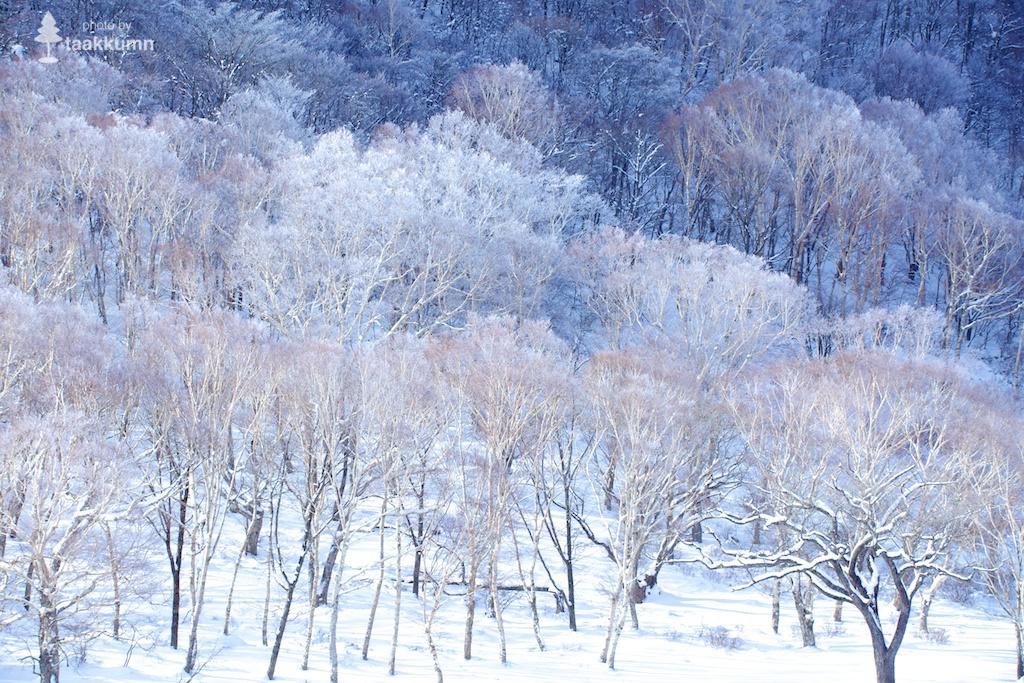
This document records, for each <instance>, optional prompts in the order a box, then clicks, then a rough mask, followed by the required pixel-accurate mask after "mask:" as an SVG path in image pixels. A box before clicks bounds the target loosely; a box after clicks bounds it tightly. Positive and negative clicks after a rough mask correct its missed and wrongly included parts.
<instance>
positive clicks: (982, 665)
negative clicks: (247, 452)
mask: <svg viewBox="0 0 1024 683" xmlns="http://www.w3.org/2000/svg"><path fill="white" fill-rule="evenodd" d="M228 525H229V529H228V530H226V531H227V533H226V534H225V538H224V539H223V540H222V546H221V547H222V548H223V549H225V550H224V552H222V553H221V554H220V558H219V563H218V565H217V566H216V568H215V569H214V570H213V572H212V573H211V577H210V578H211V586H210V590H209V591H208V598H207V604H206V606H205V608H204V610H203V613H204V615H205V616H204V619H203V623H204V628H205V631H204V633H202V635H201V637H200V658H199V659H200V662H204V665H203V667H202V669H201V670H200V671H199V672H198V673H197V674H196V675H195V676H194V677H192V678H191V680H193V681H197V682H200V681H202V682H210V683H213V682H217V683H229V682H235V681H259V680H266V669H267V664H268V661H269V657H270V648H269V647H264V646H263V645H261V642H260V641H261V634H260V631H261V625H262V611H263V594H264V586H265V581H266V565H265V564H264V561H263V560H264V557H263V548H262V547H261V556H260V557H259V558H246V559H245V560H244V561H243V563H242V568H241V571H240V574H239V584H238V586H237V588H236V593H235V595H236V598H235V604H234V607H233V610H232V613H233V617H232V626H231V634H230V635H228V636H224V635H223V634H222V633H221V629H222V627H223V620H224V607H225V601H226V596H227V589H228V583H229V581H230V578H231V572H232V570H233V567H234V561H235V557H234V555H233V553H234V550H231V549H237V547H238V546H237V545H236V544H237V543H238V542H240V540H241V535H240V534H241V526H240V525H239V524H238V523H237V520H229V523H228ZM375 538H376V537H375V536H374V535H373V534H367V535H366V536H365V537H364V538H363V539H361V540H360V541H359V542H357V544H356V546H355V547H354V548H353V551H354V552H351V553H350V556H349V562H348V566H347V567H346V570H345V572H346V577H347V581H346V584H347V586H348V591H349V592H347V593H346V595H345V596H344V597H343V600H342V602H343V608H342V612H341V614H340V619H339V623H340V627H339V641H340V648H339V655H340V657H341V675H340V678H341V680H342V681H381V680H396V681H417V682H419V681H427V682H429V681H433V680H435V675H434V671H433V666H432V663H431V659H430V655H429V652H428V650H427V647H426V641H425V638H424V633H423V628H422V624H423V618H422V603H420V602H419V601H417V600H416V599H415V598H414V597H413V596H412V593H411V590H409V587H408V585H407V586H406V589H407V590H406V592H405V593H404V595H403V601H402V610H403V618H402V622H401V635H400V638H399V649H398V657H397V671H396V675H395V676H394V677H393V679H392V678H391V677H389V676H388V674H387V660H388V656H389V653H390V637H391V627H392V624H393V616H394V615H393V611H392V609H391V600H392V599H393V598H392V597H391V595H390V594H389V586H388V585H387V583H386V584H385V589H384V594H383V595H382V597H381V605H380V608H379V609H378V613H377V620H376V624H375V627H374V634H373V641H372V645H371V648H370V653H369V658H368V660H366V661H363V660H362V659H361V656H360V650H361V647H362V641H363V636H364V634H365V630H366V624H367V618H368V612H369V609H368V605H369V604H370V601H371V595H372V586H373V577H374V575H375V574H376V567H375V563H374V559H373V558H374V554H373V553H374V550H373V544H374V543H375ZM581 548H582V546H581ZM608 565H609V563H608V562H607V561H604V562H602V561H601V560H600V558H599V557H598V556H597V555H596V554H591V555H590V556H588V557H587V558H586V561H585V562H584V563H583V564H582V567H581V571H580V576H579V578H578V586H579V592H580V594H579V596H578V601H579V603H580V605H581V609H580V612H579V615H578V616H579V631H578V632H576V633H573V632H571V631H569V630H568V628H567V627H566V625H565V621H564V619H563V617H564V615H556V614H555V609H554V599H553V598H552V597H551V596H549V595H546V594H543V593H542V594H539V595H538V607H539V609H540V611H541V619H542V625H541V629H542V631H541V633H542V637H543V639H544V643H545V646H546V648H545V650H544V651H540V650H539V648H538V646H537V642H536V640H535V638H534V635H533V629H532V625H531V618H530V612H529V608H528V605H527V602H526V599H525V596H523V595H522V594H519V593H515V594H511V595H510V596H508V599H509V600H510V602H509V603H508V604H507V605H506V607H505V611H504V618H505V628H506V632H507V637H508V664H506V665H502V664H501V663H500V662H499V658H498V641H497V632H496V628H495V621H494V619H493V618H489V617H488V616H487V615H486V611H485V593H483V592H482V593H481V594H480V595H481V598H480V599H479V600H478V602H477V618H476V630H475V635H474V647H473V652H474V657H473V659H472V660H471V661H468V662H467V661H464V660H463V659H462V635H463V628H464V624H465V621H464V620H465V606H464V600H463V599H462V598H461V597H459V596H453V597H452V598H451V599H450V600H449V601H448V602H447V603H446V604H445V606H444V607H443V608H442V612H441V615H440V617H439V619H441V621H440V623H438V624H436V625H435V630H436V632H435V638H436V641H437V643H438V647H439V651H440V657H441V665H442V669H443V673H444V677H445V680H446V681H507V682H509V683H513V682H514V683H526V682H527V681H538V682H540V681H588V683H589V682H595V683H596V682H597V681H684V680H685V681H688V682H699V681H750V682H757V683H822V682H831V681H865V682H869V681H873V680H874V669H873V665H872V661H871V648H870V643H869V640H868V634H867V630H866V628H865V627H864V626H863V623H862V622H861V620H860V616H859V615H858V614H857V613H856V612H855V611H854V610H853V609H852V608H851V607H850V606H846V608H845V609H844V612H843V621H842V623H841V624H836V623H835V622H834V621H833V619H832V611H833V604H834V603H832V602H831V601H829V600H825V599H823V598H820V597H819V598H818V600H817V601H816V604H815V632H816V636H817V639H818V647H817V648H815V649H805V648H802V647H801V645H800V636H799V633H798V631H797V625H796V619H795V614H794V611H793V606H792V597H791V596H790V595H789V594H787V593H785V592H784V593H783V595H782V618H781V623H780V628H779V634H778V635H776V634H774V633H773V632H772V631H771V628H770V610H771V598H770V596H769V595H768V592H767V590H765V589H761V588H751V589H746V590H742V591H734V590H732V589H731V587H730V584H729V581H730V580H731V581H735V582H736V583H739V582H740V581H741V580H742V577H740V576H738V575H733V576H731V577H727V576H725V575H722V574H714V573H711V572H710V571H708V570H706V569H704V568H703V567H698V566H688V565H687V566H673V567H668V568H667V569H666V570H665V571H664V572H663V574H662V578H661V585H660V590H656V592H655V594H653V595H652V596H650V597H649V598H648V600H647V601H646V602H645V603H644V604H642V605H640V606H639V607H638V615H639V621H640V629H639V630H631V629H629V627H628V626H627V630H626V631H625V632H624V634H623V637H622V640H621V642H620V644H619V649H618V655H617V661H616V670H614V671H612V670H609V669H608V668H607V666H605V665H603V664H601V663H600V662H599V661H598V655H599V653H600V651H601V646H602V644H603V638H604V628H605V625H606V620H607V614H606V613H605V611H604V610H605V609H606V606H607V598H606V592H607V589H608V587H607V585H606V582H607V581H610V579H611V577H612V575H613V574H612V572H611V567H610V566H608ZM156 567H157V571H162V570H164V568H163V567H162V566H161V565H159V564H157V565H156ZM359 567H366V568H367V569H366V570H365V571H362V572H361V571H359V569H358V568H359ZM392 587H393V586H392ZM301 594H302V586H301V584H300V588H299V591H298V592H297V596H300V595H301ZM276 598H277V596H275V600H276ZM980 600H981V599H980V598H978V599H976V600H975V601H974V603H973V604H971V605H961V604H958V603H957V602H954V601H953V600H951V599H950V598H949V597H948V596H947V597H939V598H936V600H935V603H934V604H933V606H932V611H931V617H930V622H929V623H930V626H931V630H932V633H933V634H935V633H940V637H937V638H936V637H933V638H931V639H926V638H923V637H922V636H920V635H919V634H918V633H917V631H916V624H917V613H916V611H915V614H914V618H913V621H912V625H911V628H910V629H908V635H907V638H906V640H905V641H904V645H903V647H902V649H901V650H900V653H899V656H898V658H897V663H896V673H897V680H899V681H900V682H901V683H939V682H948V683H996V682H1000V681H1013V680H1014V678H1013V670H1014V662H1013V647H1014V640H1013V638H1014V635H1013V629H1012V627H1011V626H1010V624H1009V622H1006V621H1003V620H1000V619H997V618H995V617H992V616H990V615H989V614H988V613H987V612H986V611H985V610H983V609H982V608H981V606H980ZM168 614H169V609H168V608H167V606H166V605H164V604H159V600H158V599H154V600H153V601H152V602H151V603H150V604H149V605H148V606H146V607H145V608H142V609H137V610H136V612H135V613H134V614H133V615H132V616H131V617H130V620H131V621H132V626H131V627H128V628H126V631H127V633H129V634H131V633H132V632H133V631H134V634H135V635H134V637H132V636H125V637H124V638H123V639H122V641H115V640H113V639H110V638H102V639H99V640H96V641H93V642H91V643H89V644H88V646H87V648H86V651H85V657H84V662H81V661H79V662H71V663H70V664H69V665H68V666H66V667H65V668H64V669H63V671H62V673H61V678H62V681H64V682H65V683H77V682H84V681H89V682H96V683H99V682H105V681H112V682H114V681H117V682H120V681H124V682H129V681H131V682H133V683H136V682H137V683H163V682H178V681H188V680H190V678H189V676H188V675H187V674H184V673H183V672H182V665H183V662H184V650H183V649H181V650H177V651H175V650H172V649H171V648H169V647H168V646H167V645H166V639H167V615H168ZM277 614H279V612H276V613H275V612H274V611H273V610H272V613H271V624H272V626H271V640H272V638H273V628H274V626H275V625H276V618H277ZM307 616H308V607H307V606H306V605H305V604H303V601H302V600H301V598H299V597H297V599H296V603H295V606H294V607H293V611H292V619H291V621H290V624H289V630H288V633H287V635H286V638H285V643H284V647H283V650H282V654H281V659H280V661H279V662H278V667H277V674H276V676H275V680H278V681H283V682H289V683H305V682H311V683H312V682H314V681H327V680H328V672H329V670H330V668H329V662H328V655H327V632H328V620H329V613H328V609H327V608H326V607H321V608H319V609H318V611H317V615H316V631H315V635H314V642H313V653H312V655H311V660H310V667H309V669H308V670H306V671H302V670H301V669H300V664H301V660H302V649H303V643H304V636H305V626H306V620H307ZM186 622H187V619H186ZM719 627H721V628H719ZM722 628H724V629H725V630H724V631H723V630H721V629H722ZM22 629H25V630H22ZM30 629H31V622H30V621H25V622H22V624H19V625H17V626H16V627H15V628H14V629H11V630H10V631H9V632H7V633H4V634H2V635H0V647H2V648H3V649H2V655H0V682H3V683H8V682H10V683H17V682H21V681H26V682H28V681H33V680H38V678H37V676H34V675H33V672H32V665H31V661H30V659H29V658H28V656H29V653H30V652H32V651H33V648H34V647H35V645H36V644H35V642H34V640H35V637H34V633H32V632H31V630H30ZM182 635H183V641H184V638H185V637H187V636H186V631H185V629H184V628H183V631H182ZM942 635H944V638H943V637H941V636H942ZM935 641H944V642H935Z"/></svg>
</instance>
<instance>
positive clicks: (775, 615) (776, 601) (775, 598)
mask: <svg viewBox="0 0 1024 683" xmlns="http://www.w3.org/2000/svg"><path fill="white" fill-rule="evenodd" d="M781 597H782V579H775V581H773V582H772V631H774V632H775V635H778V634H779V615H780V614H781V612H782V604H781Z"/></svg>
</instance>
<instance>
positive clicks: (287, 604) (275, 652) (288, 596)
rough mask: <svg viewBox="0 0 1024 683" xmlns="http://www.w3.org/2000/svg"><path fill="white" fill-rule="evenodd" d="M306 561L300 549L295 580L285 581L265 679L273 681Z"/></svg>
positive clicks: (303, 551)
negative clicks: (281, 606)
mask: <svg viewBox="0 0 1024 683" xmlns="http://www.w3.org/2000/svg"><path fill="white" fill-rule="evenodd" d="M305 561H306V549H305V548H303V549H302V554H301V555H299V563H298V565H296V567H295V578H294V579H292V580H291V581H288V579H287V578H285V581H286V582H287V584H288V590H287V592H286V593H285V598H284V612H282V613H281V621H279V622H278V624H277V636H276V637H275V638H274V649H272V650H271V651H270V666H269V667H267V678H269V679H270V680H274V670H275V669H276V668H277V658H278V656H279V655H280V654H281V643H283V642H284V632H285V629H286V628H287V627H288V613H289V612H291V609H292V599H293V598H294V597H295V587H296V586H298V585H299V576H300V575H301V574H302V565H303V563H304V562H305Z"/></svg>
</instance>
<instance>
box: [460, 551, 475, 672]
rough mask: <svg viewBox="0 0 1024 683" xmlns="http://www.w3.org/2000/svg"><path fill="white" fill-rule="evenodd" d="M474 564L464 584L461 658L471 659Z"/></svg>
mask: <svg viewBox="0 0 1024 683" xmlns="http://www.w3.org/2000/svg"><path fill="white" fill-rule="evenodd" d="M476 572H477V567H476V562H475V561H474V563H473V565H472V566H471V567H470V571H469V580H468V581H467V582H466V586H467V587H466V635H465V637H464V638H463V641H462V658H463V659H472V658H473V619H474V617H475V614H476Z"/></svg>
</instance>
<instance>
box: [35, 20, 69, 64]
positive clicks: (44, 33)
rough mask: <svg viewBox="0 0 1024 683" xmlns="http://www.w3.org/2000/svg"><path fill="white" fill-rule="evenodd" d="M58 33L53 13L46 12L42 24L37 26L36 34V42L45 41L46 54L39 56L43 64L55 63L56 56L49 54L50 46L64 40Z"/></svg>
mask: <svg viewBox="0 0 1024 683" xmlns="http://www.w3.org/2000/svg"><path fill="white" fill-rule="evenodd" d="M58 33H59V31H58V29H57V22H56V21H54V20H53V15H52V14H50V13H49V12H47V13H46V15H45V16H44V17H43V25H42V26H40V27H39V35H38V36H36V42H37V43H46V56H45V57H40V58H39V61H40V62H42V63H43V64H56V63H57V58H56V57H53V56H52V55H51V54H50V46H51V45H56V44H57V43H59V42H60V41H62V40H64V39H63V38H61V37H60V36H59V35H58Z"/></svg>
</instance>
